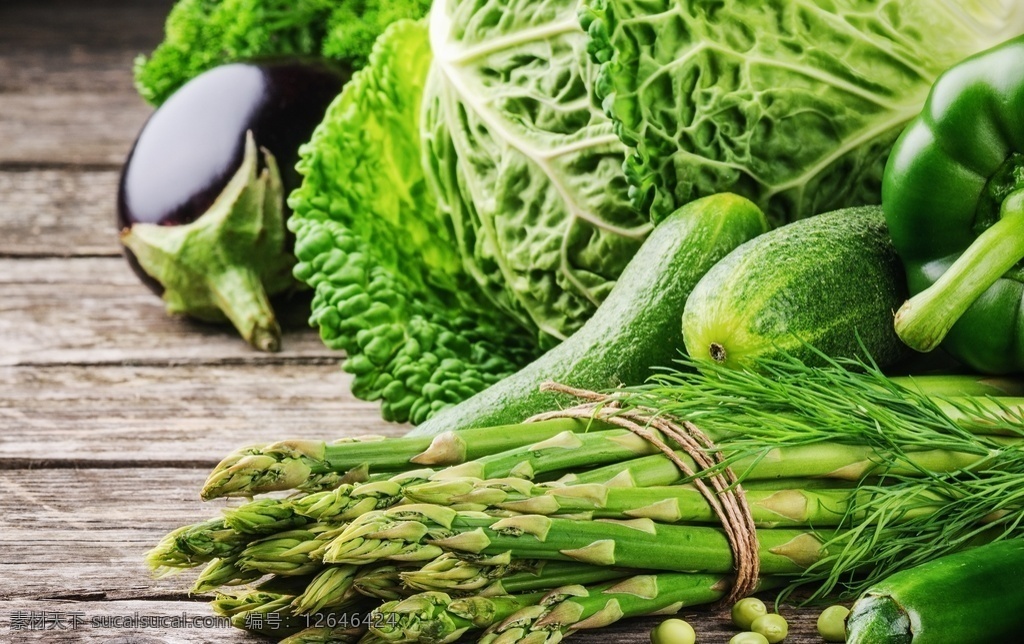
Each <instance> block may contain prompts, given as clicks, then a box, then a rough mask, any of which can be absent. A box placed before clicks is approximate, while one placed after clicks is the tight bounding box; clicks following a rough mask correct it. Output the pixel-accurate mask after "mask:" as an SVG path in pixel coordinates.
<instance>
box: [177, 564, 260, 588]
mask: <svg viewBox="0 0 1024 644" xmlns="http://www.w3.org/2000/svg"><path fill="white" fill-rule="evenodd" d="M262 576H263V573H262V572H260V571H258V570H243V569H242V568H241V566H240V565H239V563H238V557H225V558H224V559H214V560H213V561H211V562H210V563H208V564H207V565H206V567H205V568H204V569H203V571H202V572H201V573H199V576H198V577H197V578H196V581H195V583H194V584H192V592H193V593H205V592H209V591H211V590H216V589H217V588H220V587H221V586H237V585H239V584H245V583H248V582H250V581H255V580H257V579H259V578H260V577H262Z"/></svg>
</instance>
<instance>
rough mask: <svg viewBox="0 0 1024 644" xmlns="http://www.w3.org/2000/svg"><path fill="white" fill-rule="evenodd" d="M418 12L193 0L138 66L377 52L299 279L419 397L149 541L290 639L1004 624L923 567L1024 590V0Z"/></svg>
mask: <svg viewBox="0 0 1024 644" xmlns="http://www.w3.org/2000/svg"><path fill="white" fill-rule="evenodd" d="M385 8H386V9H385ZM425 10H426V6H425V5H423V4H422V3H418V2H413V1H412V0H409V2H403V3H393V4H389V3H374V2H362V3H356V2H347V1H345V0H340V1H337V2H333V3H331V2H324V3H320V2H312V1H311V2H305V3H299V4H298V5H297V6H296V7H295V8H294V9H293V10H286V8H285V7H283V6H282V7H278V6H276V4H275V3H274V2H272V1H271V0H261V1H257V0H238V1H237V2H230V1H229V0H224V1H222V2H216V1H212V0H207V1H206V2H202V3H199V2H191V1H190V0H182V2H181V3H180V4H179V5H177V7H176V8H175V12H174V13H172V15H171V17H170V18H169V23H168V41H167V42H166V43H165V44H164V45H163V46H162V47H161V48H160V49H158V50H157V52H154V54H153V56H152V58H151V59H149V60H148V61H146V62H144V63H142V64H141V65H140V67H139V70H138V71H139V76H138V78H139V82H140V85H141V87H142V88H143V92H144V94H145V95H147V96H148V97H150V98H151V99H153V100H160V99H159V97H160V96H163V95H165V93H166V92H168V91H170V90H171V89H172V88H173V87H174V86H175V85H176V84H180V82H181V81H182V80H184V79H186V78H187V77H188V76H190V75H193V74H194V73H195V72H196V71H197V70H198V69H200V68H202V67H204V66H208V65H211V64H216V61H217V60H219V59H230V58H234V57H248V56H256V55H273V54H282V53H283V54H303V55H313V56H317V57H327V58H331V59H334V60H339V61H343V62H346V63H347V64H351V65H353V66H355V67H357V68H360V69H359V70H358V71H357V72H356V73H355V74H353V76H352V78H351V80H350V81H349V82H348V83H347V84H346V86H345V87H344V89H343V91H342V92H341V94H340V95H338V97H337V98H336V99H335V100H334V102H333V103H332V105H331V107H330V108H329V109H328V111H327V114H326V115H325V117H324V119H323V122H322V123H321V124H320V125H319V127H318V128H317V129H316V131H315V132H314V134H313V135H312V138H311V139H310V140H309V141H308V143H306V144H305V145H304V146H303V148H302V150H301V154H300V161H299V162H298V165H297V170H298V171H299V173H300V174H301V175H302V177H303V181H302V185H301V187H299V188H298V189H296V190H295V191H294V192H293V193H292V194H291V195H290V196H289V198H288V205H289V206H290V208H291V210H292V213H293V214H292V215H291V217H290V219H289V221H288V227H289V229H290V230H291V232H293V233H294V236H295V249H294V250H295V256H296V258H297V264H296V267H295V276H296V277H298V278H299V279H300V280H301V281H303V282H304V283H305V284H307V285H308V286H309V287H310V288H311V289H312V291H313V294H314V295H313V299H312V305H311V312H310V321H311V323H312V324H314V325H315V326H317V327H318V328H319V331H320V335H321V338H322V339H323V341H324V343H325V344H326V345H327V346H328V347H330V348H332V349H337V350H339V351H343V352H344V354H345V356H346V358H345V361H344V362H343V369H344V370H345V371H346V372H348V373H349V374H351V376H352V381H351V382H352V385H351V386H352V392H353V393H354V394H355V395H356V396H357V397H359V398H362V399H365V400H369V401H379V402H380V405H381V410H382V414H383V416H384V418H385V419H388V420H392V421H397V422H409V423H411V424H413V425H417V427H416V428H415V429H413V430H412V431H410V432H409V433H408V434H407V435H406V436H404V437H402V438H390V439H383V438H379V437H367V438H361V439H346V440H342V441H339V442H336V443H327V442H324V441H321V440H308V439H295V440H284V441H281V442H277V443H273V444H269V445H259V446H252V447H247V448H244V449H241V450H238V451H237V452H235V453H233V454H231V455H229V456H228V457H227V458H225V459H224V460H223V461H222V462H221V463H220V465H218V466H217V468H216V469H215V470H214V471H213V472H212V473H211V474H210V476H209V478H208V479H207V481H206V484H205V485H204V487H203V489H202V491H201V496H202V497H203V498H204V499H206V500H212V499H217V498H222V497H246V498H248V499H250V500H249V501H248V502H247V503H244V504H242V505H231V506H229V507H227V508H225V509H224V510H223V512H222V514H221V516H218V517H216V518H210V519H207V520H205V521H201V522H198V523H195V524H193V525H188V526H184V527H182V528H180V529H178V530H175V531H174V532H172V533H171V534H169V535H167V537H166V538H165V539H164V540H163V541H162V542H161V543H160V544H158V545H157V546H156V547H155V548H154V549H153V550H152V551H151V552H150V553H149V555H148V561H149V563H150V564H151V565H152V567H153V569H154V570H155V571H157V572H158V573H166V572H174V571H178V570H181V569H188V568H195V567H199V566H203V567H204V568H203V570H202V572H201V573H200V574H199V576H198V579H197V581H196V582H195V587H194V591H196V592H201V593H212V594H213V596H214V599H213V601H212V607H213V609H214V610H215V611H216V612H218V613H220V614H222V615H225V616H228V617H230V619H231V621H232V623H233V624H235V625H236V626H238V627H240V628H244V629H247V630H250V631H254V632H259V633H264V634H266V635H268V636H271V637H273V638H275V639H277V640H279V641H282V642H287V643H289V644H300V643H313V642H356V641H358V642H361V643H365V644H373V643H378V642H415V641H421V642H452V641H455V640H458V639H460V638H463V637H467V638H476V639H478V640H479V641H482V642H494V643H495V644H510V643H512V642H524V643H527V642H528V643H531V644H533V643H538V644H539V643H545V642H551V643H552V644H553V643H554V642H557V641H560V640H561V639H562V638H564V637H565V636H568V635H570V634H572V633H575V632H577V631H580V630H584V629H591V628H598V627H602V626H605V625H608V624H611V623H614V622H616V621H618V620H620V619H623V618H627V617H631V616H637V615H651V614H659V615H664V614H675V613H677V612H678V611H679V610H680V609H681V608H683V607H687V606H695V605H705V604H714V603H716V602H721V601H734V600H738V599H740V598H741V597H743V596H746V595H749V594H752V593H755V592H760V591H774V592H775V593H776V594H777V596H778V597H779V598H780V599H785V598H787V597H792V596H793V593H794V592H795V591H799V592H800V593H801V594H800V595H799V596H800V597H802V598H809V599H810V600H824V599H827V598H828V599H833V600H834V599H835V598H836V597H837V596H838V597H841V598H851V599H852V598H854V597H856V596H857V595H859V594H862V593H863V595H862V597H861V599H860V600H859V601H858V604H855V605H854V608H853V610H852V611H847V609H846V608H845V607H842V606H833V607H831V608H829V609H828V610H826V611H825V612H823V613H822V615H821V618H820V620H819V623H818V627H819V630H820V632H821V634H822V636H823V637H825V638H827V639H829V640H830V641H833V640H840V639H842V638H843V637H844V636H849V637H850V638H851V640H852V641H872V642H888V641H892V642H920V643H922V644H923V643H924V642H926V641H950V640H949V639H947V640H942V639H932V640H928V639H927V637H939V638H941V637H943V636H946V635H947V634H946V633H943V634H942V635H939V636H935V635H929V636H922V634H921V633H920V632H915V631H913V629H909V630H908V628H905V626H906V623H907V622H908V620H909V622H911V623H913V624H916V623H918V622H916V621H914V620H918V621H920V622H921V623H926V624H934V625H938V626H936V627H935V628H938V629H940V630H946V631H949V633H948V636H949V637H951V638H953V640H956V641H1001V640H1000V639H999V638H1000V637H1002V636H1003V635H1002V633H1003V632H1004V631H1003V630H1000V631H999V633H998V634H997V633H996V630H997V629H1005V627H1006V624H1005V623H1003V622H1004V621H1005V620H996V621H993V622H992V623H989V624H984V623H981V624H979V620H978V619H976V618H974V617H973V616H970V615H968V616H967V617H964V615H963V613H962V612H955V613H954V614H951V615H947V616H946V617H940V618H935V617H934V616H933V615H934V614H935V613H940V612H942V611H943V610H944V606H945V604H944V603H943V601H941V600H940V599H939V598H937V595H936V594H935V591H934V589H933V591H932V592H929V590H928V589H927V588H925V589H922V587H921V586H920V584H919V583H915V582H914V581H913V580H914V579H915V577H914V574H915V573H914V572H913V571H915V570H916V571H918V572H920V573H921V574H922V575H923V577H922V578H924V579H930V580H935V584H936V585H940V584H941V583H949V584H951V585H955V586H957V588H958V590H957V593H959V594H957V595H956V596H958V597H962V598H964V601H965V603H970V604H971V605H972V606H981V605H982V604H983V603H984V602H985V601H986V600H991V596H990V595H986V594H985V593H986V592H987V589H985V588H984V587H983V586H984V583H983V582H982V581H979V577H978V576H974V577H966V578H965V577H963V576H962V575H960V573H959V572H958V571H960V570H961V568H962V566H959V564H958V562H959V561H962V559H960V558H961V557H967V558H968V560H970V561H971V562H975V559H976V560H977V563H979V565H981V566H982V567H983V568H984V570H986V571H987V572H986V573H985V576H986V578H988V577H992V578H995V577H994V576H996V575H997V573H1001V574H1002V576H1001V577H1000V578H999V579H1000V580H1001V581H1000V584H1003V585H998V584H997V585H994V586H993V587H1000V588H1002V587H1005V586H1006V585H1007V584H1009V581H1008V580H1010V581H1013V579H1012V574H1011V572H1007V570H1009V571H1013V570H1015V568H1013V567H1012V566H1008V567H1006V568H1005V569H1004V568H1001V567H1000V561H1001V559H1000V558H1002V557H1006V558H1007V559H1009V560H1012V561H1014V562H1017V561H1018V559H1019V553H1018V552H1017V551H1016V550H1015V549H1014V548H1012V547H1006V546H1005V545H1004V544H1014V543H1019V542H1020V539H1022V538H1024V533H1022V527H1021V526H1022V525H1024V521H1022V519H1024V493H1022V492H1021V491H1020V485H1019V481H1020V480H1021V477H1022V476H1024V399H1022V398H1017V397H1014V396H1016V395H1019V394H1020V391H1021V386H1020V383H1019V382H1017V381H1012V380H998V379H993V378H987V377H980V376H978V375H977V373H974V374H971V373H965V372H967V371H970V370H971V369H974V370H977V371H980V372H983V373H1019V372H1020V371H1021V365H1022V364H1024V357H1022V356H1024V351H1022V350H1021V349H1020V347H1021V346H1024V343H1021V337H1022V334H1021V333H1020V332H1019V331H1018V328H1017V327H1018V321H1019V318H1020V316H1019V310H1020V301H1021V297H1022V295H1021V288H1020V286H1021V283H1022V282H1024V280H1022V279H1021V278H1020V275H1019V273H1020V265H1019V264H1020V262H1021V261H1022V257H1024V243H1022V242H1021V239H1024V235H1020V234H1018V233H1019V232H1020V231H1021V230H1022V229H1021V226H1022V225H1024V224H1022V223H1021V222H1024V218H1022V217H1024V205H1022V204H1024V200H1022V197H1021V195H1022V194H1024V163H1022V161H1021V159H1024V156H1022V155H1024V75H1022V73H1021V70H1022V69H1024V36H1021V35H1020V34H1022V33H1024V9H1022V8H1018V7H1016V6H1015V5H1014V4H1012V3H1011V4H1006V3H1003V4H1000V3H998V2H992V3H980V2H964V3H959V2H953V1H952V0H828V1H826V0H780V1H778V2H769V3H758V2H743V1H741V0H716V1H713V2H712V1H704V0H694V1H690V2H683V1H681V0H678V1H668V0H651V1H644V2H638V1H636V0H582V1H578V0H491V1H489V2H486V3H480V2H468V1H465V0H434V2H433V3H432V4H431V6H430V11H429V15H427V16H426V17H423V15H424V12H425ZM377 34H379V36H377ZM375 36H376V38H375V39H374V37H375ZM371 40H373V44H372V49H369V50H368V49H367V45H368V43H369V42H370V41H371ZM217 43H219V44H217ZM897 310H899V312H898V313H897ZM947 333H948V336H947ZM944 338H945V340H944ZM940 344H941V345H942V346H943V347H944V348H946V349H948V352H949V355H948V356H942V357H940V358H939V359H936V360H922V359H921V358H918V357H917V356H915V355H914V354H913V353H912V350H913V349H916V350H918V351H926V350H931V349H932V348H935V347H936V346H939V345H940ZM951 358H952V359H951ZM965 367H967V368H965ZM968 368H970V369H968ZM922 372H927V375H921V374H922ZM907 374H911V375H907ZM552 381H554V382H552ZM257 495H268V496H263V497H260V498H257V499H255V500H253V497H254V496H257ZM991 548H994V550H992V549H991ZM990 552H995V553H996V554H994V555H993V554H987V553H990ZM944 562H945V563H944ZM949 562H952V563H949ZM1017 565H1018V566H1019V565H1020V564H1019V563H1017ZM915 567H917V568H915ZM958 575H960V576H958ZM1018 578H1019V576H1018ZM1010 585H1012V584H1010ZM939 592H942V591H939ZM1019 594H1020V593H1016V594H1014V595H1013V597H1012V598H1013V599H1014V600H1015V601H1018V603H1019V604H1021V605H1024V598H1022V597H1017V595H1019ZM951 596H952V595H951ZM902 597H907V598H909V599H910V600H912V602H911V603H912V605H911V604H908V605H907V606H906V607H903V608H901V609H900V610H895V609H894V608H893V606H894V605H902V604H901V601H902ZM968 600H969V602H968ZM858 606H859V607H858ZM917 607H920V611H921V612H922V615H924V614H927V615H928V617H927V618H919V617H918V616H917V614H916V613H914V612H913V611H916V610H918V608H917ZM904 608H905V610H904ZM1010 614H1012V615H1015V614H1016V613H1014V612H1013V611H1011V612H1010ZM734 621H735V622H736V624H737V627H739V628H742V629H743V632H741V633H739V634H738V635H736V637H735V638H734V641H736V642H751V641H758V642H761V641H767V642H779V641H783V640H784V639H785V638H786V636H787V633H788V628H789V624H788V623H787V621H786V620H785V618H783V617H782V616H781V615H779V614H777V613H773V612H771V611H769V610H767V609H766V608H765V607H764V606H763V604H761V606H760V608H758V606H757V605H756V603H755V602H754V601H748V602H745V603H743V604H736V607H735V609H734ZM932 632H933V633H934V631H932ZM881 633H885V634H886V637H889V636H891V638H890V639H885V637H882V635H880V634H881ZM961 635H962V636H961ZM691 636H695V637H696V640H697V641H700V637H701V635H700V633H699V632H697V633H694V631H693V629H692V628H691V627H690V626H689V625H687V624H685V623H684V622H679V621H678V620H673V621H670V622H666V623H665V624H663V625H662V626H661V627H659V628H658V629H656V631H655V633H654V634H653V637H654V639H655V640H656V641H658V640H665V639H671V638H679V639H680V640H681V641H682V640H686V641H689V640H690V639H693V638H692V637H691ZM858 637H859V638H861V639H860V640H856V638H858ZM986 638H988V639H986Z"/></svg>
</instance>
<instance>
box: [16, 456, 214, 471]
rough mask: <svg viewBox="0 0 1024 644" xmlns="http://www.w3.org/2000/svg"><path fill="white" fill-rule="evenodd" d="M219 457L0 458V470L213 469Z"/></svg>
mask: <svg viewBox="0 0 1024 644" xmlns="http://www.w3.org/2000/svg"><path fill="white" fill-rule="evenodd" d="M220 460H221V459H219V458H218V459H195V460H189V459H179V460H153V459H130V458H126V459H119V458H117V459H114V458H96V459H85V458H82V459H78V458H28V457H14V458H0V471H12V470H82V471H85V470H120V469H129V468H156V467H165V468H170V469H183V470H198V469H213V468H214V467H216V466H217V463H219V462H220Z"/></svg>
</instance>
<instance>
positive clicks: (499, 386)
mask: <svg viewBox="0 0 1024 644" xmlns="http://www.w3.org/2000/svg"><path fill="white" fill-rule="evenodd" d="M767 228H768V224H767V221H766V220H765V217H764V214H763V213H762V212H761V211H760V210H759V209H758V208H757V206H755V205H754V204H753V203H751V202H750V201H748V200H747V199H744V198H743V197H739V196H737V195H733V194H728V193H725V194H719V195H712V196H710V197H705V198H703V199H698V200H696V201H693V202H691V203H689V204H687V205H686V206H683V207H682V208H680V209H679V210H677V211H676V212H675V213H673V214H672V215H670V216H669V217H668V218H666V219H665V220H664V221H663V222H662V223H660V224H659V225H658V226H657V227H656V228H655V229H654V231H653V232H652V233H651V234H650V236H649V237H648V238H647V239H646V240H645V241H644V243H643V245H642V246H641V247H640V249H639V250H638V251H637V253H636V255H634V257H633V258H632V259H631V260H630V262H629V264H628V265H627V266H626V268H625V270H623V272H622V275H621V276H620V277H619V279H618V281H617V282H616V284H615V286H614V287H613V288H612V290H611V291H610V292H609V293H608V297H607V298H605V301H604V302H603V303H602V304H601V306H599V307H598V309H597V311H596V312H595V313H594V315H593V316H592V317H591V318H590V319H589V320H587V322H586V324H584V325H583V326H582V327H581V328H580V329H579V330H578V331H576V333H574V334H572V336H570V337H569V338H567V339H566V340H564V341H563V342H562V343H561V344H559V345H558V346H556V347H554V348H553V349H551V350H550V351H548V352H547V353H545V354H544V355H543V356H541V357H540V358H538V359H537V360H535V361H534V362H532V363H530V364H529V365H527V366H526V367H524V368H523V369H521V370H520V371H518V372H516V373H514V374H512V375H511V376H509V377H508V378H505V379H504V380H502V381H500V382H498V383H496V384H494V385H492V386H491V387H488V388H487V389H485V390H483V391H481V392H480V393H478V394H476V395H475V396H473V397H471V398H469V399H467V400H465V401H463V402H461V403H459V404H458V405H455V406H454V407H450V408H449V409H447V410H445V411H443V412H441V413H440V414H438V415H436V416H434V417H433V418H431V419H430V420H428V421H426V422H424V423H423V424H421V425H419V426H417V427H416V428H415V429H413V430H412V431H411V432H410V433H409V435H410V436H429V435H436V434H439V433H441V432H444V431H448V430H458V429H462V428H467V427H490V426H497V425H506V424H512V423H517V422H521V421H522V420H524V419H526V418H528V417H530V416H532V415H534V414H538V413H540V412H544V411H551V410H553V409H557V408H558V407H559V406H565V404H566V403H567V402H572V401H568V400H567V399H566V397H565V396H561V395H558V394H554V393H550V392H541V391H540V385H541V384H542V383H544V382H546V381H549V380H551V381H555V382H559V383H562V384H565V385H570V386H573V387H582V388H586V389H591V390H605V389H610V388H613V387H615V386H618V385H619V384H628V385H632V384H640V383H642V382H643V381H644V380H646V379H647V377H648V376H650V374H651V372H652V371H651V370H652V368H653V367H657V366H668V365H670V364H671V363H672V361H673V360H675V359H676V358H678V357H679V353H680V352H681V351H682V348H683V338H682V333H681V331H680V328H679V318H680V316H681V315H682V311H683V306H684V305H685V303H686V297H687V296H688V295H689V294H690V291H691V290H692V289H693V287H694V285H696V284H697V281H698V280H699V279H700V278H701V276H703V275H704V273H706V272H707V271H708V270H709V269H710V268H711V267H712V266H713V265H714V264H715V263H716V262H717V261H718V260H720V259H721V258H723V257H725V256H726V255H727V254H728V253H729V252H730V251H732V250H733V249H734V248H736V247H737V246H739V245H740V244H742V243H743V242H745V241H747V240H749V239H751V238H753V237H755V236H757V235H760V234H762V233H764V232H765V231H766V230H767Z"/></svg>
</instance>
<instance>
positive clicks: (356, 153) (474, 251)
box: [289, 0, 651, 423]
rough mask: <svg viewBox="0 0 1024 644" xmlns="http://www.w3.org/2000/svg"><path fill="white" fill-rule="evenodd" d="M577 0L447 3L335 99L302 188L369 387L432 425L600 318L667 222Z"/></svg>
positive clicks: (333, 335)
mask: <svg viewBox="0 0 1024 644" xmlns="http://www.w3.org/2000/svg"><path fill="white" fill-rule="evenodd" d="M576 10H577V3H576V2H575V1H574V0H544V1H537V0H493V1H492V2H488V3H485V4H480V3H474V2H466V1H463V0H444V1H442V0H439V1H438V2H436V3H435V4H434V6H433V9H432V13H431V16H430V21H429V40H428V38H427V35H428V30H427V28H426V27H425V26H424V25H423V24H422V23H414V22H411V21H401V22H396V23H394V24H393V25H392V26H391V27H389V28H388V29H387V30H386V31H385V33H384V34H383V35H382V36H381V37H380V38H379V39H378V41H377V43H376V45H375V47H374V50H373V53H372V54H371V56H370V60H369V64H368V65H367V66H366V67H365V68H363V69H362V70H361V71H359V72H358V73H356V74H355V76H354V77H353V79H352V81H351V82H350V83H349V84H348V85H347V86H346V87H345V89H344V90H343V91H342V93H341V95H340V96H339V97H338V98H337V100H336V101H335V102H334V104H332V105H331V107H330V108H329V109H328V111H327V114H326V115H325V117H324V120H323V122H322V123H321V124H320V126H319V127H318V128H317V130H316V132H315V133H314V135H313V137H312V139H311V141H310V142H309V143H308V144H307V145H306V146H304V147H303V150H302V152H301V161H300V164H299V171H300V174H302V175H303V183H302V186H301V187H300V188H299V189H298V190H296V191H295V192H294V193H293V194H292V195H291V198H290V200H289V204H290V205H291V206H292V208H293V211H294V213H293V215H292V217H291V218H290V220H289V227H290V228H291V229H292V230H293V231H294V232H295V236H296V245H295V254H296V257H297V259H298V264H297V267H296V271H295V274H296V276H297V277H299V278H300V279H301V280H302V281H304V282H306V283H307V284H309V285H310V286H311V287H313V288H314V290H315V297H314V300H313V310H312V318H311V319H312V321H313V322H314V323H315V324H317V325H318V326H319V327H320V333H321V337H322V338H323V339H324V342H325V343H326V344H327V345H328V346H330V347H332V348H337V349H341V350H344V351H345V352H346V354H347V359H346V361H345V362H344V363H343V368H344V369H345V370H346V371H348V372H349V373H352V374H354V375H355V381H354V383H353V387H352V390H353V393H354V394H355V395H357V396H358V397H361V398H364V399H369V400H381V401H382V406H383V414H384V416H385V418H388V419H392V420H397V421H407V420H408V421H411V422H413V423H420V422H422V421H424V420H426V419H427V418H429V417H431V416H433V415H434V414H436V413H437V412H438V411H440V410H441V409H444V408H445V407H447V406H450V405H452V404H453V403H457V402H460V401H461V400H463V399H466V398H468V397H470V396H471V395H473V394H475V393H477V392H478V391H481V390H482V389H484V388H486V387H487V386H489V385H491V384H493V383H494V382H497V381H498V380H500V379H502V378H504V377H505V376H508V375H510V374H511V373H513V372H514V371H516V370H517V369H518V368H520V367H522V366H523V365H525V364H526V363H528V362H529V361H530V360H532V359H533V358H536V357H537V356H539V355H540V353H541V352H542V351H543V350H544V349H545V348H547V347H550V346H552V345H554V344H556V343H557V342H559V341H560V340H562V339H564V338H565V337H567V336H568V335H570V334H571V333H572V332H573V331H575V330H576V329H577V328H578V327H579V326H582V324H583V323H584V322H585V321H586V320H587V319H588V318H589V317H590V315H591V314H592V313H593V312H594V310H595V309H596V308H597V306H598V304H599V303H600V302H601V301H602V300H603V299H604V297H605V296H606V294H607V293H608V291H609V290H610V289H611V287H612V285H613V284H614V281H615V280H616V278H617V277H618V276H619V273H620V272H621V271H622V269H623V268H624V267H625V265H626V264H627V263H628V261H629V259H630V258H631V257H632V256H633V254H634V253H635V251H636V249H637V248H638V247H639V246H640V244H641V243H642V242H643V240H644V239H645V237H646V236H647V234H648V232H649V231H650V228H651V225H650V223H649V222H648V221H647V219H646V217H645V216H642V215H641V214H640V213H638V212H637V211H635V210H634V209H633V208H632V206H631V205H630V203H629V200H628V185H627V183H626V179H625V175H624V173H623V170H622V165H623V161H624V160H625V153H626V148H625V146H623V145H622V143H621V142H620V141H619V140H618V137H617V136H616V135H615V133H614V131H613V128H612V123H611V121H610V119H608V118H607V116H605V115H604V113H603V111H602V110H601V109H600V106H599V105H598V104H597V103H596V102H595V101H594V100H593V99H592V96H593V93H592V91H591V87H590V85H589V80H590V79H591V78H592V76H593V74H594V73H595V72H596V67H594V66H592V65H591V64H590V63H589V60H588V56H587V53H586V35H585V34H584V32H583V30H582V29H581V28H580V25H579V22H578V19H577V17H576Z"/></svg>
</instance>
